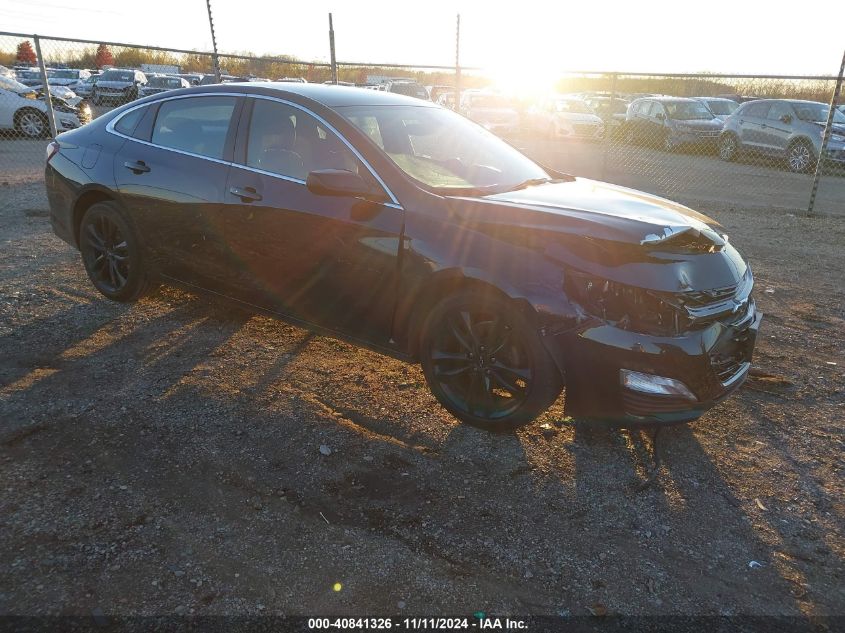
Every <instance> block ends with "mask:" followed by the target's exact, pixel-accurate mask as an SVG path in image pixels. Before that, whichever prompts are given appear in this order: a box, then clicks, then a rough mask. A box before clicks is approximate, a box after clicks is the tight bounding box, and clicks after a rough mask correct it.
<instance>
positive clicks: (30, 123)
mask: <svg viewBox="0 0 845 633" xmlns="http://www.w3.org/2000/svg"><path fill="white" fill-rule="evenodd" d="M15 130H17V132H18V133H19V134H21V135H22V136H25V137H27V138H44V137H45V136H49V135H50V122H49V121H48V120H47V115H46V114H44V113H43V112H40V111H38V110H33V109H31V108H26V109H24V110H21V111H20V112H18V113H17V114H15Z"/></svg>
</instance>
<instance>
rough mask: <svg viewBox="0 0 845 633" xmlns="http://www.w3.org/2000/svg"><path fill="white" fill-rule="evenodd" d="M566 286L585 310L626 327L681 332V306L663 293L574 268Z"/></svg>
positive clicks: (666, 333) (647, 331)
mask: <svg viewBox="0 0 845 633" xmlns="http://www.w3.org/2000/svg"><path fill="white" fill-rule="evenodd" d="M564 289H565V290H566V292H567V293H568V294H569V297H570V298H571V299H572V300H574V301H575V302H576V303H578V304H579V305H580V306H581V307H582V308H583V309H584V311H585V312H587V313H588V314H590V315H592V316H594V317H598V318H600V319H602V320H603V321H607V322H609V323H612V324H613V325H615V326H616V327H619V328H621V329H623V330H630V331H632V332H641V333H643V334H654V335H657V336H670V335H673V334H678V333H679V332H680V326H681V324H680V320H681V315H680V312H679V310H678V308H676V307H675V306H673V305H672V304H671V303H669V301H668V299H669V297H668V296H666V297H663V296H661V294H660V293H657V292H653V291H651V290H645V289H643V288H637V287H635V286H628V285H626V284H622V283H619V282H616V281H610V280H608V279H602V278H600V277H596V276H594V275H588V274H586V273H582V272H580V271H573V270H569V271H568V272H567V274H566V276H565V281H564Z"/></svg>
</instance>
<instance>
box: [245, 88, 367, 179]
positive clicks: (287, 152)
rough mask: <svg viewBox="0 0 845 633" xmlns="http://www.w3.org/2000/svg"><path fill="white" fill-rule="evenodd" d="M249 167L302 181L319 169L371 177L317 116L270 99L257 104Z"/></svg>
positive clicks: (249, 138)
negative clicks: (336, 170)
mask: <svg viewBox="0 0 845 633" xmlns="http://www.w3.org/2000/svg"><path fill="white" fill-rule="evenodd" d="M246 164H247V166H248V167H254V168H255V169H260V170H262V171H267V172H270V173H272V174H278V175H280V176H285V177H287V178H293V179H296V180H301V181H304V180H305V179H306V177H307V176H308V173H309V172H311V171H314V170H316V169H344V170H347V171H351V172H353V173H356V174H359V175H365V174H366V173H367V172H366V170H365V169H364V168H363V167H361V166H360V162H359V161H358V159H357V158H356V157H355V155H354V154H353V153H352V152H351V151H350V150H349V148H348V147H347V146H346V145H344V144H343V142H342V141H341V140H340V139H339V138H337V136H335V135H334V134H333V133H331V132H329V131H328V130H326V129H325V127H324V126H323V125H321V124H320V122H319V121H318V120H317V119H315V118H314V117H313V116H311V115H310V114H308V113H306V112H303V111H302V110H300V109H299V108H294V107H293V106H290V105H287V104H285V103H280V102H278V101H269V100H267V99H255V101H254V105H253V109H252V118H251V119H250V124H249V134H248V135H247V147H246Z"/></svg>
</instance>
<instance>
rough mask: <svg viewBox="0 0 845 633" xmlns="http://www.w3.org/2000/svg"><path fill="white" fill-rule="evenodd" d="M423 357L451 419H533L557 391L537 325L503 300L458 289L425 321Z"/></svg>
mask: <svg viewBox="0 0 845 633" xmlns="http://www.w3.org/2000/svg"><path fill="white" fill-rule="evenodd" d="M421 342H422V345H421V361H422V365H423V371H424V373H425V376H426V380H427V381H428V384H429V387H430V388H431V390H432V393H434V395H435V397H436V398H437V399H438V400H439V401H440V403H441V404H442V405H443V406H444V407H445V408H446V409H447V410H448V411H449V412H450V413H452V415H454V416H455V417H456V418H458V419H459V420H461V421H463V422H467V423H468V424H472V425H474V426H479V427H482V428H486V429H490V430H509V429H513V428H516V427H518V426H521V425H523V424H527V423H528V422H531V421H532V420H533V419H534V418H535V417H536V416H537V415H539V414H540V413H541V412H542V411H543V410H545V409H546V408H548V406H549V405H550V404H551V403H552V402H553V401H554V400H555V398H556V397H557V396H558V394H559V393H560V391H561V388H562V383H561V378H560V373H559V371H558V370H557V368H556V366H555V365H554V362H553V361H552V359H551V358H550V357H549V355H548V353H547V352H546V350H545V348H544V347H543V344H542V341H540V340H539V335H538V334H537V332H536V329H534V328H532V327H531V326H530V325H529V324H528V322H527V320H526V318H525V317H524V316H523V315H521V314H520V313H519V312H518V311H517V310H516V309H515V308H513V307H512V306H511V305H510V304H509V302H508V301H507V300H505V299H504V298H500V297H497V296H490V295H481V294H478V293H462V294H459V295H455V296H453V297H450V298H449V299H447V300H445V301H444V302H442V303H441V304H440V305H438V306H437V307H436V308H435V309H434V310H433V311H432V313H431V314H430V315H429V317H428V319H427V320H426V324H425V326H424V329H423V334H422V341H421Z"/></svg>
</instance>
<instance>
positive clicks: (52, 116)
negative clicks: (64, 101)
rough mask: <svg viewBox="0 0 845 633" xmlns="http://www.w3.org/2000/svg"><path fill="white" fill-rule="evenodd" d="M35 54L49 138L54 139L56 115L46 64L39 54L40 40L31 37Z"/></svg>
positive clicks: (35, 36)
mask: <svg viewBox="0 0 845 633" xmlns="http://www.w3.org/2000/svg"><path fill="white" fill-rule="evenodd" d="M32 39H33V40H35V54H36V55H38V70H39V71H40V74H41V86H42V88H44V102H45V103H46V104H47V123H48V124H49V125H50V137H51V138H56V113H55V112H54V111H53V98H52V97H51V96H50V83H49V81H48V79H47V64H46V62H45V61H44V56H43V55H42V54H41V39H40V38H39V37H38V36H37V35H33V36H32Z"/></svg>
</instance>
